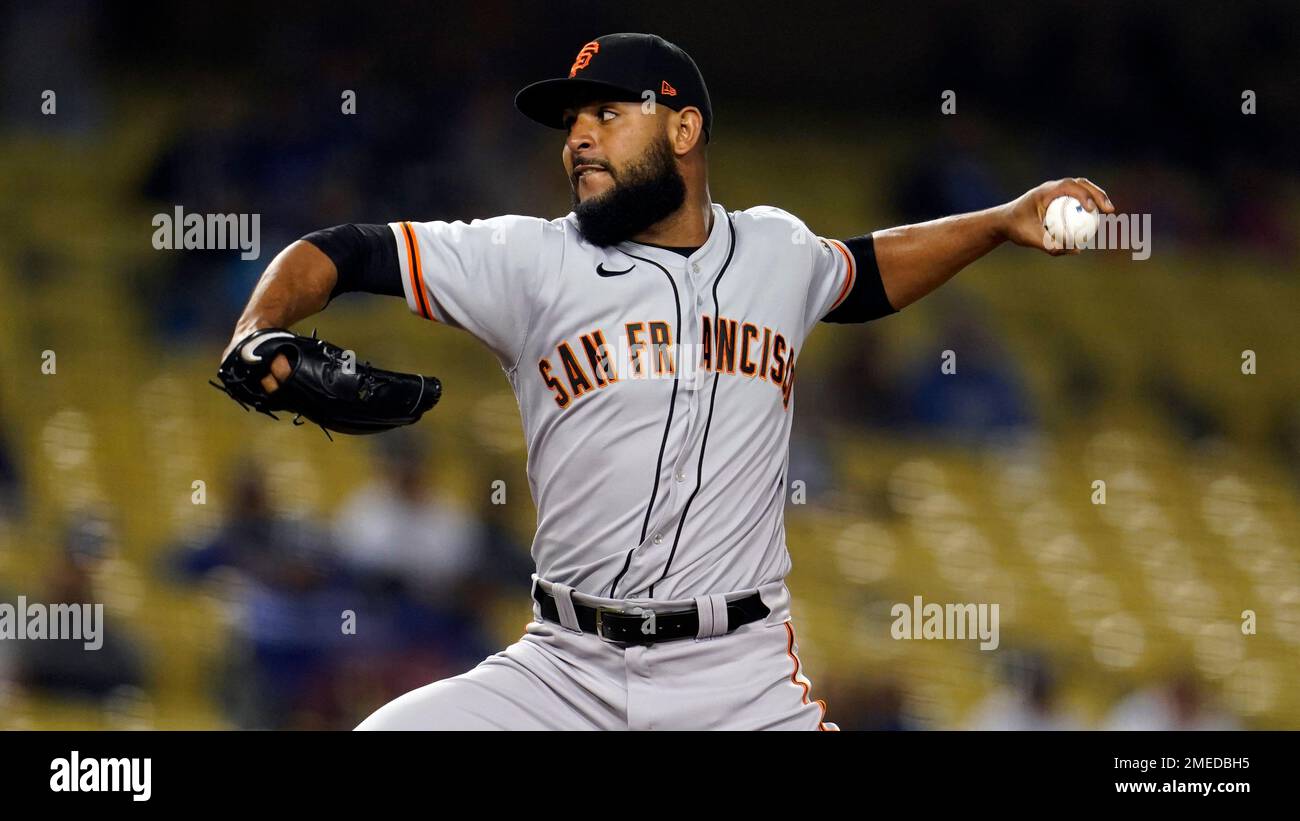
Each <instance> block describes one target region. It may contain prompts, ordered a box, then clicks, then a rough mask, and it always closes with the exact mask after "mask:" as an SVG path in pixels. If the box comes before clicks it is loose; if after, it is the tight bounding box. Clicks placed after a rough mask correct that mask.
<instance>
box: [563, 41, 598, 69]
mask: <svg viewBox="0 0 1300 821" xmlns="http://www.w3.org/2000/svg"><path fill="white" fill-rule="evenodd" d="M598 51H600V43H597V42H596V41H595V40H592V41H591V42H590V43H588V44H587V45H585V46H583V47H582V51H579V52H578V56H577V58H576V59H574V61H573V66H572V67H571V68H570V69H569V76H570V77H572V76H573V75H575V74H577V73H578V69H580V68H586V67H587V64H588V63H590V62H591V58H592V57H593V56H594V55H595V54H596V52H598Z"/></svg>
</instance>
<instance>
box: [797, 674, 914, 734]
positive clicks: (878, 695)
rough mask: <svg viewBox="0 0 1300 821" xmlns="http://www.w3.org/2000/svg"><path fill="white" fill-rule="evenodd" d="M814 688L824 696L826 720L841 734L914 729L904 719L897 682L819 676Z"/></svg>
mask: <svg viewBox="0 0 1300 821" xmlns="http://www.w3.org/2000/svg"><path fill="white" fill-rule="evenodd" d="M815 684H816V687H817V689H819V690H820V691H821V694H822V695H823V696H825V701H826V720H827V721H829V722H831V723H833V724H835V725H836V726H837V727H839V728H840V729H841V730H846V731H847V730H872V731H891V732H892V731H901V730H915V729H917V728H916V726H914V725H913V724H912V723H911V721H910V720H909V719H908V718H907V716H906V715H905V711H904V709H903V706H904V701H905V695H904V693H903V690H902V688H901V687H900V686H899V684H898V682H897V681H894V680H891V679H883V680H876V681H870V680H864V679H857V678H847V679H846V678H838V679H836V678H832V677H829V676H825V675H823V676H821V677H819V678H818V679H817V681H816V682H815Z"/></svg>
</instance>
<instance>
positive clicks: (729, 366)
mask: <svg viewBox="0 0 1300 821" xmlns="http://www.w3.org/2000/svg"><path fill="white" fill-rule="evenodd" d="M713 217H714V218H713V226H712V229H711V231H710V233H709V238H708V241H707V242H706V243H705V244H704V245H703V246H702V247H700V248H699V249H698V250H697V251H695V252H694V253H692V254H691V255H690V256H689V257H686V256H683V255H681V254H679V253H677V252H675V251H672V250H668V249H664V248H659V247H654V246H649V245H643V244H639V243H636V242H623V243H620V244H619V245H617V246H613V247H609V248H599V247H596V246H593V245H591V244H590V243H588V242H587V241H586V240H584V239H583V237H582V234H581V233H580V232H579V230H578V227H577V223H576V220H575V218H574V216H573V215H572V214H570V215H568V216H567V217H564V218H562V219H556V220H550V221H547V220H543V219H538V218H534V217H522V216H503V217H497V218H493V219H487V220H475V221H473V222H471V223H468V224H467V223H463V222H452V223H447V222H424V223H406V222H403V223H393V224H391V225H390V227H391V229H392V231H393V233H394V236H395V238H396V240H397V242H398V244H399V253H398V257H399V260H400V265H401V272H402V281H403V284H404V288H405V294H406V300H407V303H408V304H409V306H410V308H411V310H412V311H414V312H415V313H417V314H419V315H420V316H422V317H425V318H426V319H431V320H434V321H436V322H439V323H443V324H446V325H451V326H454V327H458V328H463V329H464V330H466V331H468V332H469V333H471V334H473V335H474V336H475V337H477V338H478V339H480V340H482V341H483V342H484V343H485V344H486V345H487V346H488V347H489V348H490V349H491V350H492V351H493V352H494V353H495V354H496V356H497V358H498V359H499V360H500V363H501V366H502V368H503V369H504V370H505V372H506V375H507V376H508V378H509V380H510V384H511V386H512V387H513V388H514V392H515V396H516V398H517V400H518V402H519V409H520V413H521V415H522V418H523V427H524V434H525V437H526V439H527V444H528V480H529V484H530V487H531V490H532V494H533V499H534V501H535V502H536V505H537V514H538V515H537V532H536V536H535V538H534V541H533V546H532V554H533V558H534V560H535V562H536V565H537V574H538V576H540V577H541V578H543V579H546V580H548V581H551V582H559V583H562V584H565V585H568V586H570V587H572V588H574V589H576V590H578V591H580V592H583V593H587V594H590V595H595V596H605V597H612V598H632V597H647V598H654V599H687V598H691V597H693V596H696V595H700V594H710V593H717V592H726V591H733V590H744V589H756V588H758V587H759V586H761V585H763V584H765V583H768V582H772V581H775V580H780V579H783V578H784V577H785V576H786V573H787V572H788V571H789V569H790V557H789V554H788V553H787V551H786V545H785V527H784V519H783V507H784V506H783V499H784V495H785V489H786V482H787V476H786V467H787V464H788V452H789V440H790V427H791V420H792V418H793V412H794V381H795V375H796V373H797V366H798V358H799V353H800V351H802V350H803V345H804V341H805V340H806V339H807V337H808V334H809V332H810V331H811V330H812V328H813V327H814V325H816V324H817V322H818V320H820V319H822V318H823V317H825V316H826V315H827V314H828V313H830V312H831V311H832V310H833V309H835V308H836V307H837V306H838V305H840V304H841V303H843V302H844V300H845V299H846V298H847V297H848V295H849V294H850V293H851V292H852V291H853V286H854V280H855V275H856V267H857V266H856V264H855V260H854V256H853V254H852V253H851V252H850V251H849V250H848V248H846V246H845V245H844V244H843V243H840V242H838V241H836V240H825V239H821V238H819V237H817V236H815V235H814V234H812V233H811V232H810V231H809V230H808V229H807V228H806V227H805V226H804V224H803V223H802V222H800V221H799V220H798V219H796V218H795V217H793V216H791V215H790V214H788V213H786V212H784V211H782V210H780V209H777V208H772V207H756V208H750V209H748V210H745V211H736V212H732V213H727V211H726V210H725V209H724V208H723V207H722V206H720V205H717V204H715V205H713ZM873 264H874V263H873Z"/></svg>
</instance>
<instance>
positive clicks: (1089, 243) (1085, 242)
mask: <svg viewBox="0 0 1300 821" xmlns="http://www.w3.org/2000/svg"><path fill="white" fill-rule="evenodd" d="M1099 221H1100V218H1099V216H1098V214H1097V212H1095V211H1089V210H1087V209H1086V208H1084V207H1083V203H1081V202H1079V201H1078V200H1077V199H1075V198H1074V197H1057V198H1056V199H1054V200H1052V201H1051V202H1050V203H1048V205H1047V213H1046V214H1044V215H1043V230H1044V232H1045V234H1044V237H1043V244H1044V245H1045V246H1047V247H1048V248H1091V247H1093V239H1094V238H1095V237H1096V236H1097V225H1098V223H1099Z"/></svg>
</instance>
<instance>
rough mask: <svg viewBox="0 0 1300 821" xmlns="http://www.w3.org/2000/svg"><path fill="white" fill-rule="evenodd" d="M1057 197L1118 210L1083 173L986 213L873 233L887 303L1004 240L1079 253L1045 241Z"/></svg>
mask: <svg viewBox="0 0 1300 821" xmlns="http://www.w3.org/2000/svg"><path fill="white" fill-rule="evenodd" d="M1057 197H1074V198H1075V199H1077V200H1079V202H1081V203H1083V206H1084V208H1086V209H1088V210H1089V211H1094V212H1095V211H1101V212H1103V213H1106V214H1113V213H1114V212H1115V206H1114V205H1112V204H1111V202H1110V197H1108V196H1106V192H1105V191H1103V190H1101V188H1099V187H1098V186H1097V185H1095V184H1094V183H1092V182H1090V181H1089V180H1087V179H1084V178H1083V177H1073V178H1067V179H1063V180H1055V181H1053V182H1045V183H1043V184H1042V185H1040V186H1038V187H1037V188H1033V189H1031V190H1029V191H1027V192H1025V193H1024V194H1022V195H1021V196H1019V197H1017V198H1016V199H1014V200H1012V201H1011V202H1008V203H1005V204H1003V205H999V206H996V207H994V208H989V209H986V210H984V211H976V212H973V213H970V214H959V215H956V216H952V217H944V218H943V219H937V220H933V221H931V222H922V223H918V224H916V225H904V226H901V227H898V228H887V229H884V230H881V231H876V232H874V233H873V234H872V240H873V244H874V247H875V257H876V264H877V266H878V267H879V269H880V279H881V282H882V283H883V285H884V289H885V295H886V297H887V298H888V300H889V304H890V305H891V306H893V308H894V310H896V311H897V310H902V309H903V308H905V307H907V306H908V305H911V304H912V303H913V302H915V301H917V300H918V299H920V298H921V297H923V296H925V295H926V294H928V293H930V292H931V291H933V290H934V289H935V288H938V287H939V286H940V285H942V284H943V283H945V282H947V281H948V280H949V279H951V278H952V277H953V275H954V274H956V273H957V272H958V271H960V270H961V269H962V268H965V267H966V266H967V265H970V264H971V263H972V262H974V261H975V260H977V259H979V258H980V257H982V256H984V255H985V254H987V253H988V252H989V251H992V250H993V249H994V248H996V247H998V246H999V245H1001V244H1002V243H1003V242H1006V241H1011V242H1014V243H1015V244H1016V245H1024V246H1027V247H1031V248H1038V249H1040V250H1042V251H1044V252H1046V253H1048V254H1051V255H1052V256H1058V255H1060V254H1066V253H1074V254H1077V253H1079V251H1078V249H1073V250H1064V249H1052V248H1048V247H1046V246H1045V245H1044V242H1043V215H1044V214H1045V213H1046V211H1047V206H1048V204H1049V203H1050V202H1051V201H1052V200H1054V199H1056V198H1057Z"/></svg>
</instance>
